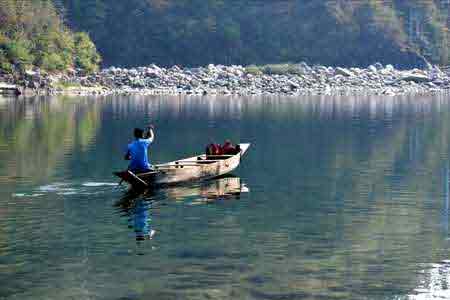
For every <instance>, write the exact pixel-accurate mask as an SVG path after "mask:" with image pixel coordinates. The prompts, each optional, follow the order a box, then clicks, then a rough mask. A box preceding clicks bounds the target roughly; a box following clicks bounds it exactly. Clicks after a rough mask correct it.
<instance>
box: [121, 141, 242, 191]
mask: <svg viewBox="0 0 450 300" xmlns="http://www.w3.org/2000/svg"><path fill="white" fill-rule="evenodd" d="M239 146H240V149H241V151H240V152H239V153H238V154H235V155H208V156H206V154H202V155H198V156H193V157H189V158H185V159H181V160H176V161H172V162H169V163H166V164H160V165H155V170H154V171H152V172H148V173H143V174H138V175H136V174H134V173H133V172H131V171H122V172H115V173H114V175H116V176H118V177H119V178H121V179H122V180H123V181H125V182H128V183H129V184H131V186H132V187H133V188H148V187H150V186H154V185H164V184H174V183H180V182H185V181H194V180H205V179H210V178H215V177H219V176H222V175H225V174H228V173H230V172H232V171H233V170H234V169H236V168H237V167H238V166H239V163H240V162H241V157H242V156H243V155H244V154H245V152H246V151H247V150H248V148H249V147H250V144H239Z"/></svg>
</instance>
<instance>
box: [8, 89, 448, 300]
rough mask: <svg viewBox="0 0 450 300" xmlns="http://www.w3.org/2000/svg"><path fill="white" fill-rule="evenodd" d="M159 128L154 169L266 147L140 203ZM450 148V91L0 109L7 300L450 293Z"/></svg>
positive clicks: (76, 101) (51, 101)
mask: <svg viewBox="0 0 450 300" xmlns="http://www.w3.org/2000/svg"><path fill="white" fill-rule="evenodd" d="M149 119H151V121H152V122H153V123H154V124H155V125H156V128H157V131H156V134H157V137H156V142H155V144H154V147H153V149H152V151H151V154H152V159H153V160H154V161H156V162H165V161H168V160H173V159H177V158H181V157H184V156H188V155H192V154H194V153H199V152H201V151H202V150H203V149H204V145H205V144H206V143H208V142H210V141H217V142H219V141H223V140H224V139H225V138H231V139H232V140H234V141H239V140H240V141H242V142H251V143H252V148H251V149H250V151H249V152H248V155H247V157H245V159H244V160H243V162H242V165H241V167H240V168H239V170H237V171H236V172H234V175H235V176H234V177H228V178H222V179H219V180H214V181H210V182H206V183H201V184H200V183H198V184H192V185H185V186H179V187H175V188H171V189H164V190H157V191H152V192H148V193H147V194H145V195H130V194H127V193H126V189H125V187H117V185H116V184H117V180H116V179H115V178H113V176H112V175H111V172H112V171H115V170H120V169H122V168H124V167H125V166H126V162H125V161H122V160H121V159H122V155H123V150H124V147H125V145H126V143H127V142H128V141H129V140H130V137H131V132H132V129H133V128H134V127H135V126H138V125H145V124H147V123H148V120H149ZM449 155H450V98H449V97H444V96H430V97H414V98H408V97H398V98H392V97H391V98H380V97H359V98H352V97H341V98H332V97H310V98H300V99H299V98H278V97H255V98H209V97H198V98H195V97H190V98H179V97H145V98H144V97H136V98H128V97H124V98H114V97H108V98H100V99H95V98H64V97H60V98H36V99H31V100H12V99H5V98H0V299H117V300H119V299H121V300H134V299H269V300H272V299H273V300H279V299H433V298H439V297H443V298H450V291H449V290H448V289H449V285H450V256H449V255H450V251H449V250H448V248H449V244H450V239H449V209H450V208H449V177H450V160H449ZM153 231H154V232H155V234H154V235H153V237H152V239H149V238H148V237H149V235H150V234H151V233H152V232H153ZM154 232H153V233H154Z"/></svg>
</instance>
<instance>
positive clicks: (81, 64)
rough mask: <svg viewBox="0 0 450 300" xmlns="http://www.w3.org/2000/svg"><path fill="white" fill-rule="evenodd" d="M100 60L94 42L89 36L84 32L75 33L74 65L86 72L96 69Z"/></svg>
mask: <svg viewBox="0 0 450 300" xmlns="http://www.w3.org/2000/svg"><path fill="white" fill-rule="evenodd" d="M100 61H101V59H100V55H99V54H98V52H97V49H96V48H95V45H94V43H93V42H92V41H91V39H90V38H89V35H88V34H87V33H84V32H79V33H76V34H75V66H76V67H77V68H81V69H84V70H86V71H87V72H94V71H97V69H98V64H99V63H100Z"/></svg>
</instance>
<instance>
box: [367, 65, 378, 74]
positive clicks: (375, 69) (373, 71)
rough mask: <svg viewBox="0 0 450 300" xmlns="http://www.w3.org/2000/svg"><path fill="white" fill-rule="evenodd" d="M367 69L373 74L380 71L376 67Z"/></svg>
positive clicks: (372, 66) (371, 66)
mask: <svg viewBox="0 0 450 300" xmlns="http://www.w3.org/2000/svg"><path fill="white" fill-rule="evenodd" d="M367 69H368V70H369V71H370V72H372V73H376V72H377V71H378V69H377V68H376V67H375V66H374V65H370V66H369V67H368V68H367Z"/></svg>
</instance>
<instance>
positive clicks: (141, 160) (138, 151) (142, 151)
mask: <svg viewBox="0 0 450 300" xmlns="http://www.w3.org/2000/svg"><path fill="white" fill-rule="evenodd" d="M134 138H135V140H134V141H133V142H132V143H130V144H129V145H128V150H127V153H126V154H125V159H126V160H131V162H130V165H129V166H128V169H129V170H130V171H132V172H135V173H145V172H148V171H150V169H151V165H150V161H149V159H148V151H147V150H148V147H149V146H150V144H151V143H153V140H154V138H155V135H154V133H153V126H152V125H150V126H148V127H147V129H146V130H145V131H144V130H142V129H140V128H135V129H134Z"/></svg>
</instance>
